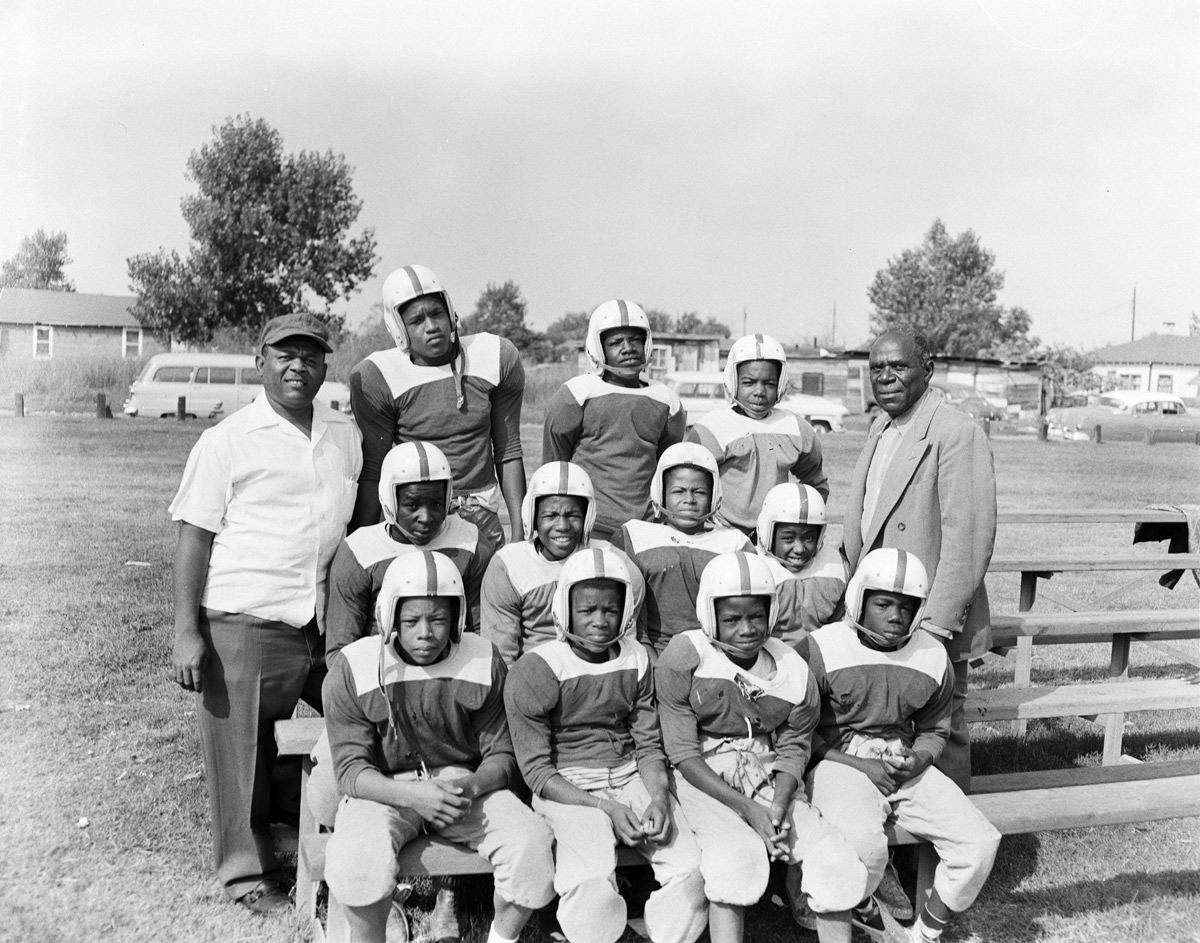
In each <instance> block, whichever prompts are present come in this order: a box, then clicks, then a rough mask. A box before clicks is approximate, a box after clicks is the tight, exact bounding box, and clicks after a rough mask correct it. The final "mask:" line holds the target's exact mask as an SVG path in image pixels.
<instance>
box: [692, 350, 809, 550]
mask: <svg viewBox="0 0 1200 943" xmlns="http://www.w3.org/2000/svg"><path fill="white" fill-rule="evenodd" d="M787 390H788V368H787V355H786V354H785V353H784V350H783V346H782V345H781V344H780V343H779V341H777V340H775V339H774V338H773V337H770V336H768V335H766V334H747V335H746V336H745V337H742V338H740V339H739V340H738V341H737V342H736V343H734V345H733V346H732V347H731V348H729V360H728V362H727V363H726V364H725V395H726V396H727V397H728V398H729V403H730V405H729V406H728V407H727V408H725V409H715V410H713V411H712V412H710V413H708V414H707V415H704V416H701V417H700V418H699V419H697V420H696V424H695V425H694V426H693V427H692V428H691V429H690V430H689V431H688V434H687V439H688V441H689V442H699V443H700V444H701V445H703V446H705V447H706V448H707V449H708V450H709V451H710V452H712V453H713V455H715V456H716V458H717V467H718V468H720V470H721V486H722V490H723V491H724V492H725V501H724V503H723V504H722V505H721V510H720V513H719V519H720V520H721V522H722V523H724V524H727V525H729V526H730V527H736V528H738V529H739V530H740V531H741V532H742V533H743V534H745V535H746V536H747V537H749V538H750V539H752V540H753V539H754V536H755V523H756V521H757V520H758V512H759V509H760V508H761V507H762V503H763V500H764V499H765V498H766V495H767V492H768V491H770V489H771V488H773V487H775V486H776V485H780V484H783V483H784V482H785V481H787V480H788V475H789V474H791V475H794V476H795V477H796V478H798V479H799V480H800V482H801V483H802V484H806V485H811V486H812V487H813V488H815V489H816V490H817V491H819V492H820V493H821V497H822V498H828V497H829V484H828V482H827V481H826V479H825V472H824V470H823V469H822V458H821V440H820V439H819V438H818V437H817V435H816V433H815V432H814V431H813V427H812V426H811V425H809V423H808V421H807V420H805V419H801V418H800V417H799V416H797V415H795V414H794V413H792V412H790V411H788V410H787V409H782V408H779V407H777V405H776V404H777V403H778V402H779V401H780V400H782V399H783V397H784V396H785V395H787Z"/></svg>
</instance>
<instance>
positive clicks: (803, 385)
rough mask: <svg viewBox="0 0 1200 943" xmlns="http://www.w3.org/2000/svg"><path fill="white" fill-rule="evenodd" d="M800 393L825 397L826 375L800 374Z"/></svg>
mask: <svg viewBox="0 0 1200 943" xmlns="http://www.w3.org/2000/svg"><path fill="white" fill-rule="evenodd" d="M800 392H801V393H806V394H808V395H809V396H824V395H825V374H823V373H802V374H800Z"/></svg>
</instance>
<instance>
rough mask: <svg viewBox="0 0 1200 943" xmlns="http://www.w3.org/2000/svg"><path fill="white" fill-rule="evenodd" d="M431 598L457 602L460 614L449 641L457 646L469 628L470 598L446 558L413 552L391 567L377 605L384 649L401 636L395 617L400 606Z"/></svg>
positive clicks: (430, 553) (377, 618)
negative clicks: (468, 610)
mask: <svg viewBox="0 0 1200 943" xmlns="http://www.w3.org/2000/svg"><path fill="white" fill-rule="evenodd" d="M431 596H448V597H449V598H451V599H453V600H454V603H455V607H456V608H457V610H458V612H457V614H456V615H455V621H454V628H453V629H452V630H451V633H450V641H451V642H458V641H459V639H461V638H462V634H463V632H465V631H466V628H467V594H466V591H465V590H464V589H463V581H462V577H461V576H460V575H459V573H458V567H456V566H455V565H454V562H453V561H452V560H451V559H450V558H449V557H447V556H446V555H445V554H441V553H436V552H434V551H429V550H414V551H412V552H410V553H402V554H400V556H398V557H396V559H394V560H393V561H392V562H391V563H389V564H388V568H387V571H386V572H385V573H384V574H383V583H382V585H381V586H380V587H379V597H378V599H377V600H376V602H375V619H376V621H377V622H378V623H379V635H380V638H381V639H382V644H383V645H384V646H385V647H386V646H388V645H391V644H392V642H393V640H394V639H395V638H396V636H397V635H398V634H399V629H397V627H396V616H397V613H398V611H399V609H400V603H401V602H403V601H404V600H405V599H420V598H429V597H431Z"/></svg>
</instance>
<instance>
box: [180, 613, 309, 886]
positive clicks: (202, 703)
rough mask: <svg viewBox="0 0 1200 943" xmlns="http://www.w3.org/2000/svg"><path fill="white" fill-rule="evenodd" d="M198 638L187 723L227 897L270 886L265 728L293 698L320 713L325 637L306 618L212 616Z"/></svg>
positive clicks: (285, 712) (271, 742) (269, 757)
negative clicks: (202, 648) (192, 711)
mask: <svg viewBox="0 0 1200 943" xmlns="http://www.w3.org/2000/svg"><path fill="white" fill-rule="evenodd" d="M200 634H201V635H202V636H203V638H204V642H205V644H206V645H207V646H208V662H207V664H206V665H205V668H204V678H203V686H204V690H203V693H201V694H198V695H197V696H196V702H197V708H198V709H197V711H196V716H197V719H198V720H199V722H200V743H201V747H202V749H203V752H204V770H205V775H206V778H207V780H208V796H209V807H210V810H211V812H212V837H213V857H214V859H215V864H216V871H217V877H218V879H219V880H220V881H221V884H222V885H223V886H224V888H225V893H226V894H228V895H229V896H230V897H232V898H234V899H237V898H239V897H241V896H242V895H243V894H247V893H249V892H250V891H252V890H253V889H254V888H255V887H256V886H257V885H258V884H259V883H260V882H261V881H263V880H278V879H279V865H278V864H277V863H276V861H275V850H274V848H273V847H272V845H271V773H272V770H273V768H274V765H275V756H276V753H275V736H274V729H273V728H274V725H275V721H277V720H285V719H287V718H288V717H291V716H292V711H293V710H294V709H295V707H296V704H297V703H298V702H299V701H300V699H301V698H303V699H304V701H305V702H306V703H308V704H309V705H311V706H312V707H314V708H315V709H316V710H318V711H320V709H321V683H322V682H323V681H324V680H325V638H324V636H322V635H321V634H320V632H319V631H318V630H317V623H316V620H315V619H314V620H313V621H311V622H309V624H308V625H306V626H304V627H303V628H301V629H297V628H294V627H293V626H290V625H287V624H286V623H283V622H271V621H268V620H266V619H259V618H256V617H254V616H247V615H240V614H236V613H227V612H217V611H216V610H213V609H204V610H202V611H201V614H200Z"/></svg>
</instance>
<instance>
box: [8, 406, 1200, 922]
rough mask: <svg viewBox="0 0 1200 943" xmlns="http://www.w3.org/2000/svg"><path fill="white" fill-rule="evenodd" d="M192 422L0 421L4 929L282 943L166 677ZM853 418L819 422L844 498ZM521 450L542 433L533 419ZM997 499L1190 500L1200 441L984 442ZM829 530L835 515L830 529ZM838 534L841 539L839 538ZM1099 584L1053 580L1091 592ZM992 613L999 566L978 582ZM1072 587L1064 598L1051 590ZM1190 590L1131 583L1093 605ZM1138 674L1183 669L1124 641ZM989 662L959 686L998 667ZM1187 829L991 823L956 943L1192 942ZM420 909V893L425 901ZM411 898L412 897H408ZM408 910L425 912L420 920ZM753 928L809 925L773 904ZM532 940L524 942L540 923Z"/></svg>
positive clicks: (1171, 600) (189, 713)
mask: <svg viewBox="0 0 1200 943" xmlns="http://www.w3.org/2000/svg"><path fill="white" fill-rule="evenodd" d="M203 428H204V424H203V423H195V422H189V423H184V424H179V423H175V422H173V421H159V420H123V419H118V420H114V421H111V422H102V421H97V420H94V419H78V418H77V419H65V418H54V417H47V418H40V417H39V418H27V419H24V420H17V419H13V418H5V419H0V455H2V456H3V469H4V472H5V476H4V477H5V487H4V488H3V491H2V492H0V521H2V522H3V523H2V524H0V527H2V528H3V532H2V539H0V572H2V573H3V590H2V591H0V743H2V744H3V747H2V748H0V749H2V750H3V760H2V761H0V848H2V849H3V854H2V855H0V939H4V940H14V941H18V940H19V941H57V940H64V941H66V940H72V941H75V940H121V941H152V940H218V941H221V943H236V941H285V940H291V939H293V938H294V937H295V935H296V931H297V925H296V923H295V922H294V921H293V920H292V919H291V918H283V919H276V920H264V919H260V918H256V917H254V916H252V915H250V914H248V913H245V912H244V911H242V910H241V909H240V908H237V907H234V906H231V905H229V904H228V903H227V902H226V901H225V900H224V899H223V897H222V894H221V891H220V889H219V887H218V886H217V884H216V881H215V880H214V878H213V876H212V873H211V870H210V865H209V834H208V821H209V816H208V808H207V799H206V792H205V786H204V779H203V770H202V765H201V760H200V751H199V744H198V738H197V732H196V727H195V719H194V708H193V703H192V700H191V697H190V696H188V695H185V694H183V693H182V692H181V691H180V690H179V689H178V688H177V687H176V686H175V684H174V683H173V682H172V681H171V680H170V677H169V671H168V660H169V652H170V639H171V627H170V600H171V556H172V551H173V546H174V541H175V528H174V526H173V525H172V524H171V523H170V522H169V521H168V519H167V515H166V506H167V504H168V502H169V501H170V499H171V496H172V495H173V493H174V491H175V488H176V486H177V484H178V481H179V477H180V473H181V472H182V470H183V465H184V461H185V459H186V457H187V453H188V450H189V449H190V448H191V446H192V444H193V443H194V442H195V440H196V438H197V436H198V435H199V434H200V432H201V430H202V429H203ZM863 441H864V438H863V436H862V435H861V434H846V435H840V436H828V437H826V438H825V440H824V443H825V454H826V468H827V470H828V474H829V478H830V481H831V482H832V486H833V490H834V498H833V501H832V510H833V512H834V513H840V512H841V501H842V495H843V493H844V489H845V487H846V482H847V481H848V478H849V475H850V471H851V469H852V468H853V464H854V461H855V459H856V458H857V456H858V453H859V451H860V449H861V448H862V444H863ZM526 444H527V452H528V455H529V462H530V465H531V466H532V464H533V462H534V461H535V460H536V459H537V457H538V456H539V455H540V452H541V447H540V430H538V429H537V428H536V427H533V426H529V427H527V430H526ZM994 450H995V456H996V467H997V473H998V478H999V487H1000V504H1001V507H1006V508H1017V507H1033V508H1037V507H1055V506H1074V507H1104V506H1139V505H1143V504H1148V503H1153V502H1161V501H1166V502H1173V503H1177V502H1184V501H1196V500H1197V493H1196V490H1197V489H1196V482H1197V480H1198V479H1197V471H1198V470H1200V449H1196V448H1195V447H1194V446H1193V447H1187V446H1182V445H1160V446H1155V447H1152V448H1148V447H1145V446H1142V445H1137V444H1130V445H1125V444H1106V445H1103V446H1099V447H1097V446H1092V445H1087V444H1083V443H1071V444H1068V443H1037V442H1035V441H1033V440H1032V439H1016V438H1013V439H997V440H995V441H994ZM835 531H836V528H835ZM1130 531H1131V528H1129V527H1115V526H1114V527H1102V526H1091V527H1073V528H1064V527H1059V528H1054V529H1052V530H1048V529H1044V528H1019V527H1005V528H1002V529H1001V533H1000V537H999V541H998V547H997V552H1000V553H1016V552H1021V551H1023V550H1028V549H1029V548H1032V547H1038V548H1039V549H1045V550H1046V551H1050V552H1053V551H1057V550H1060V549H1085V548H1090V547H1095V548H1096V549H1102V550H1109V551H1112V552H1114V553H1116V552H1123V551H1126V550H1128V547H1129V539H1130V536H1131V534H1130ZM832 536H833V537H836V533H835V534H833V535H832ZM1113 579H1114V577H1113V576H1112V575H1111V574H1101V575H1099V576H1098V577H1095V578H1092V579H1086V578H1078V579H1073V580H1072V579H1068V578H1063V577H1059V578H1056V579H1055V580H1054V581H1052V582H1051V583H1050V584H1048V585H1047V586H1046V588H1045V590H1044V591H1043V599H1045V600H1046V604H1047V605H1052V604H1053V602H1052V600H1050V599H1049V596H1050V595H1051V594H1058V595H1059V596H1060V597H1062V598H1064V599H1067V600H1068V602H1069V601H1070V599H1078V598H1084V599H1086V597H1087V596H1088V595H1090V594H1095V593H1097V592H1098V591H1100V590H1101V589H1107V588H1108V587H1109V584H1110V583H1111V582H1112V581H1113ZM989 582H990V585H992V587H993V590H994V592H995V595H996V598H997V605H996V608H997V609H998V610H999V611H1012V610H1014V609H1015V607H1016V589H1015V580H1010V579H1008V578H1000V577H992V578H989ZM1068 597H1069V598H1068ZM1134 601H1136V602H1137V604H1138V605H1139V606H1147V607H1154V606H1163V607H1167V606H1171V607H1175V606H1188V605H1196V604H1197V593H1196V586H1195V584H1194V583H1193V582H1192V581H1191V579H1190V577H1188V578H1185V580H1184V581H1183V582H1182V583H1181V584H1180V587H1179V588H1178V589H1176V590H1174V591H1173V592H1168V591H1167V590H1164V589H1162V588H1160V587H1158V586H1157V584H1155V582H1154V579H1153V576H1151V575H1146V576H1145V578H1144V579H1142V580H1141V581H1140V584H1139V586H1138V587H1137V588H1135V589H1131V590H1129V591H1128V593H1126V594H1124V595H1122V596H1121V597H1119V598H1117V599H1116V600H1114V601H1113V602H1111V603H1110V605H1130V604H1132V603H1133V602H1134ZM1036 659H1037V660H1036V668H1035V670H1036V672H1037V677H1038V678H1051V677H1054V676H1055V675H1056V674H1059V673H1062V674H1064V675H1068V676H1070V677H1081V676H1086V675H1088V674H1093V673H1095V674H1098V673H1100V672H1102V671H1103V669H1104V668H1105V666H1106V665H1107V656H1106V655H1105V653H1104V652H1103V651H1099V650H1095V651H1092V650H1087V649H1086V648H1082V649H1065V648H1063V647H1055V648H1054V649H1053V650H1052V651H1050V652H1046V651H1044V650H1043V651H1038V653H1037V656H1036ZM1135 659H1136V661H1135V669H1134V672H1135V674H1139V673H1140V674H1148V673H1155V674H1170V675H1177V676H1182V675H1184V674H1186V672H1187V669H1186V667H1185V666H1184V665H1182V664H1180V663H1176V662H1172V660H1171V659H1169V658H1166V657H1164V656H1162V655H1158V654H1151V653H1146V652H1145V651H1143V650H1140V649H1137V648H1135ZM1005 672H1006V669H1003V668H997V667H991V666H988V667H985V668H984V669H982V670H980V671H978V672H976V675H975V677H974V683H975V684H976V685H996V684H1003V683H1008V681H1009V680H1010V677H1011V676H1010V674H1006V673H1005ZM1128 721H1129V728H1128V733H1127V738H1126V744H1127V750H1128V751H1129V752H1131V753H1133V754H1134V755H1136V756H1140V757H1144V758H1148V759H1158V758H1169V757H1182V756H1188V755H1196V754H1198V753H1200V711H1190V712H1175V713H1164V714H1158V715H1154V714H1143V715H1131V716H1130V717H1129V718H1128ZM975 733H976V738H977V742H978V747H977V749H976V770H977V771H978V772H995V771H997V770H1001V769H1011V768H1015V767H1018V766H1020V767H1051V766H1067V765H1072V764H1087V763H1095V762H1098V757H1099V753H1100V746H1101V736H1100V731H1099V729H1098V728H1097V727H1095V726H1093V725H1091V724H1088V723H1087V722H1085V721H1082V720H1068V721H1055V722H1050V723H1034V724H1032V725H1031V729H1030V732H1029V735H1028V736H1027V737H1026V738H1025V739H1024V740H1022V741H1020V742H1017V741H1016V740H1014V739H1013V737H1012V736H1011V735H1010V734H1009V733H1008V732H1007V731H1006V730H1001V729H994V730H993V729H985V728H981V727H980V728H976V731H975ZM1198 868H1200V833H1198V830H1197V822H1196V821H1193V820H1187V821H1173V822H1165V823H1157V824H1151V825H1147V826H1138V827H1118V828H1101V829H1088V830H1082V831H1075V832H1066V833H1050V834H1043V835H1040V836H1023V837H1016V838H1010V839H1006V840H1005V842H1004V844H1003V845H1002V847H1001V851H1000V857H999V861H998V863H997V866H996V870H995V872H994V874H993V876H992V879H991V881H990V882H989V884H988V886H987V887H986V888H985V890H984V892H983V895H982V897H981V898H980V900H979V902H978V904H977V905H976V907H975V908H974V909H973V910H972V911H971V912H970V914H969V915H968V916H967V917H966V918H965V919H963V920H961V921H960V922H958V923H957V924H956V925H954V926H953V927H952V928H951V929H950V930H949V931H948V933H947V935H946V939H947V940H949V941H963V940H971V941H974V940H991V941H1062V943H1068V941H1070V943H1074V941H1080V943H1083V941H1087V943H1098V941H1111V943H1124V941H1128V940H1140V941H1151V940H1156V941H1157V940H1197V939H1200V937H1198V936H1197V932H1198V931H1197V928H1198V927H1200V883H1198V881H1197V869H1198ZM465 896H466V897H467V898H468V903H469V904H470V905H471V910H472V914H473V916H472V918H471V932H470V934H469V941H468V943H480V941H482V940H483V934H484V932H485V930H486V907H487V901H488V899H489V896H488V888H487V882H485V881H480V882H474V886H473V887H472V888H471V889H470V891H469V892H468V893H467V894H466V895H465ZM417 903H418V905H420V906H424V907H425V908H427V907H428V906H429V901H428V900H427V899H425V900H419V901H417ZM418 909H419V907H418ZM416 916H417V917H418V920H417V924H418V928H419V927H420V926H421V920H420V919H419V918H420V914H419V913H418V914H417V915H416ZM747 937H748V939H749V940H750V941H770V943H782V941H785V940H786V941H790V940H796V939H801V940H807V939H813V938H812V937H809V936H808V935H806V933H805V932H804V931H801V930H798V929H797V928H796V927H795V926H794V925H793V924H792V923H791V921H790V918H789V917H788V916H787V914H786V913H785V912H784V911H783V910H782V909H780V908H779V907H777V906H774V905H773V904H771V903H770V902H764V903H762V904H760V905H759V906H758V907H757V908H755V910H754V911H753V912H752V914H751V915H750V918H749V920H748V933H747ZM526 939H528V940H540V939H541V934H540V933H539V932H538V931H537V930H536V929H534V928H532V927H531V928H530V929H529V930H528V931H527V933H526Z"/></svg>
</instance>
